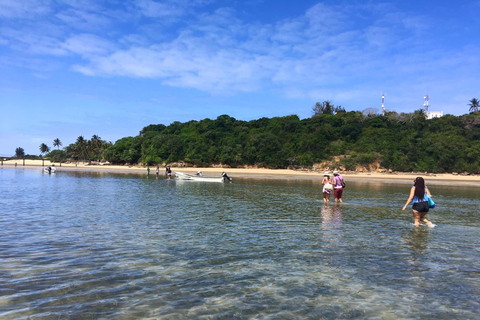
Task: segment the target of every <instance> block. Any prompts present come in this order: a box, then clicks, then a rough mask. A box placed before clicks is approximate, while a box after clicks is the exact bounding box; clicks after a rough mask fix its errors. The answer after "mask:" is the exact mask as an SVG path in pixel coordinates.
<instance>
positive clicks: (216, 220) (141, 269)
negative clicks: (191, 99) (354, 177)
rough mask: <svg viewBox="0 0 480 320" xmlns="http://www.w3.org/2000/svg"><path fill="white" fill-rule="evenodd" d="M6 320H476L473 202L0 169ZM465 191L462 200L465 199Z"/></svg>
mask: <svg viewBox="0 0 480 320" xmlns="http://www.w3.org/2000/svg"><path fill="white" fill-rule="evenodd" d="M0 184H1V185H2V188H1V189H0V192H1V194H0V207H1V208H2V214H1V215H0V238H1V239H2V242H0V261H1V263H0V318H1V319H27V318H29V317H31V318H40V319H41V318H44V319H55V318H59V319H82V318H93V319H99V318H102V319H137V318H148V319H156V318H163V319H199V318H219V319H221V318H223V319H231V318H254V319H267V318H268V319H270V318H274V319H292V318H307V319H308V318H310V319H346V318H354V319H398V318H402V319H418V318H426V319H473V318H476V315H477V314H478V312H479V311H480V305H479V303H478V301H479V300H480V299H479V297H480V292H479V288H480V280H479V277H478V275H479V273H480V267H479V264H478V261H479V258H480V252H479V251H478V247H479V240H478V239H479V238H480V237H479V236H480V232H479V230H480V229H479V227H480V223H479V222H478V218H477V217H478V214H479V213H480V212H479V208H480V200H479V199H478V197H477V194H478V189H474V188H472V187H469V188H458V187H456V188H448V187H431V191H432V192H433V193H434V195H435V200H436V202H437V208H435V209H434V210H431V212H430V213H429V219H431V220H432V221H433V222H434V223H435V224H437V227H436V228H434V229H429V228H426V227H419V228H415V227H413V223H412V222H413V221H412V216H411V212H406V211H405V212H403V211H401V207H402V206H403V204H404V203H405V200H406V197H408V192H409V188H410V185H402V184H392V185H390V184H382V185H380V184H376V183H366V182H359V183H356V182H353V181H351V182H349V183H348V187H347V188H346V190H345V193H344V197H343V198H344V201H345V202H344V203H343V204H337V205H335V204H333V203H331V204H323V200H322V194H321V184H319V183H318V182H316V181H288V180H287V181H283V180H282V181H274V180H261V179H241V178H237V179H235V180H234V183H230V184H212V183H195V182H190V181H183V182H180V181H175V180H171V181H167V180H165V179H164V178H163V177H159V178H158V179H157V177H155V178H153V175H151V176H150V177H149V178H148V179H147V178H146V177H145V176H135V175H115V174H108V173H107V174H105V173H103V174H101V173H98V174H87V173H69V172H58V173H57V174H55V175H44V174H43V173H40V172H37V171H34V170H19V169H17V170H15V169H0ZM472 189H473V190H472Z"/></svg>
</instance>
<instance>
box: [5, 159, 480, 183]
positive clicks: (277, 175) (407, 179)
mask: <svg viewBox="0 0 480 320" xmlns="http://www.w3.org/2000/svg"><path fill="white" fill-rule="evenodd" d="M15 163H17V166H16V167H15ZM49 165H52V163H50V161H45V166H49ZM55 167H56V170H57V172H61V171H79V172H82V171H83V172H110V173H130V174H145V175H146V174H147V167H146V166H126V165H125V166H122V165H88V164H87V163H78V164H75V163H62V165H61V167H60V166H59V164H58V163H56V164H55ZM0 168H16V169H40V168H42V160H25V166H24V165H23V160H8V161H3V165H2V166H0ZM155 168H156V167H155V166H152V167H150V175H155ZM171 169H172V171H181V172H184V173H193V174H194V173H196V172H197V171H202V173H203V174H204V175H205V176H220V174H221V173H222V172H223V171H225V172H227V174H228V175H229V176H230V177H232V178H235V177H242V178H258V179H291V180H292V179H296V180H321V179H322V178H323V172H317V171H308V170H288V169H240V168H192V167H182V168H175V167H172V168H171ZM164 172H165V168H163V167H160V175H161V176H163V175H164ZM340 174H341V175H342V176H343V177H344V179H345V181H348V180H356V181H358V180H363V181H369V182H384V183H411V182H412V181H413V179H414V178H415V177H417V176H422V177H424V178H425V179H426V180H427V181H428V184H431V185H432V184H436V185H448V184H455V185H471V186H478V187H480V175H462V174H448V173H443V174H430V173H423V174H421V173H405V172H403V173H399V172H394V173H378V172H340Z"/></svg>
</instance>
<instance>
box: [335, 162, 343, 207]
mask: <svg viewBox="0 0 480 320" xmlns="http://www.w3.org/2000/svg"><path fill="white" fill-rule="evenodd" d="M333 176H334V178H333V197H334V198H335V203H336V202H337V201H338V202H340V203H342V202H343V201H342V195H343V187H342V182H343V177H342V176H341V175H340V174H339V173H338V171H336V170H335V171H333Z"/></svg>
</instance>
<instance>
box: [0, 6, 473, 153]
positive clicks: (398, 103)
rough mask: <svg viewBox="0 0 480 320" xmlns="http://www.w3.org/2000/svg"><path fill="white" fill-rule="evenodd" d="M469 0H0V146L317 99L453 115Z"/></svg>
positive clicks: (295, 106)
mask: <svg viewBox="0 0 480 320" xmlns="http://www.w3.org/2000/svg"><path fill="white" fill-rule="evenodd" d="M479 14H480V0H478V1H458V2H456V1H446V0H437V1H409V0H402V1H341V0H337V1H311V0H297V1H287V0H275V1H273V0H245V1H235V0H223V1H214V0H175V1H169V0H167V1H165V0H162V1H160V0H156V1H153V0H132V1H122V0H105V1H101V0H98V1H96V0H64V1H58V0H21V1H19V0H2V1H0V74H1V76H0V108H1V110H0V114H1V117H0V155H3V156H8V155H13V154H14V152H15V149H16V148H17V147H22V148H24V149H25V152H26V153H27V154H39V153H40V151H39V146H40V144H41V143H45V144H47V145H49V146H50V147H51V148H53V146H52V144H53V140H54V139H56V138H59V139H60V140H61V141H62V143H63V145H64V146H66V145H68V144H70V143H73V142H75V140H76V138H77V137H78V136H80V135H82V136H84V137H85V138H87V139H89V138H91V136H92V135H94V134H95V135H98V136H100V137H101V138H102V139H104V140H107V141H112V142H115V141H116V140H118V139H120V138H122V137H126V136H135V135H137V134H138V133H139V131H140V130H141V129H142V128H143V127H145V126H147V125H149V124H160V123H161V124H165V125H168V124H170V123H172V122H174V121H180V122H186V121H190V120H201V119H205V118H210V119H215V118H216V117H218V116H219V115H222V114H227V115H230V116H232V117H234V118H236V119H239V120H252V119H258V118H261V117H269V118H270V117H276V116H286V115H291V114H296V115H298V116H299V117H300V118H301V119H303V118H307V117H310V116H311V115H312V107H313V106H314V104H315V102H317V101H318V102H322V101H325V100H330V101H332V102H333V104H334V105H341V106H342V107H344V108H345V109H346V110H347V111H351V110H359V111H362V110H364V109H367V108H377V109H379V110H380V107H381V93H382V92H384V93H385V94H386V98H385V105H386V108H387V109H388V110H392V111H397V112H412V111H414V110H418V109H420V108H421V107H422V105H423V97H424V95H425V94H428V95H429V96H430V111H443V112H444V113H449V114H454V115H462V114H465V113H467V112H468V106H467V104H468V102H469V100H470V99H472V98H480V77H479V74H480V54H479V52H480V40H479V39H480V37H479V35H480V19H479V18H478V17H479Z"/></svg>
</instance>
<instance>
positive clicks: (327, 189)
mask: <svg viewBox="0 0 480 320" xmlns="http://www.w3.org/2000/svg"><path fill="white" fill-rule="evenodd" d="M322 184H323V190H322V193H323V202H324V203H327V202H330V194H331V193H332V189H333V186H332V181H331V180H330V174H329V173H328V171H326V172H325V174H324V175H323V180H322Z"/></svg>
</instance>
